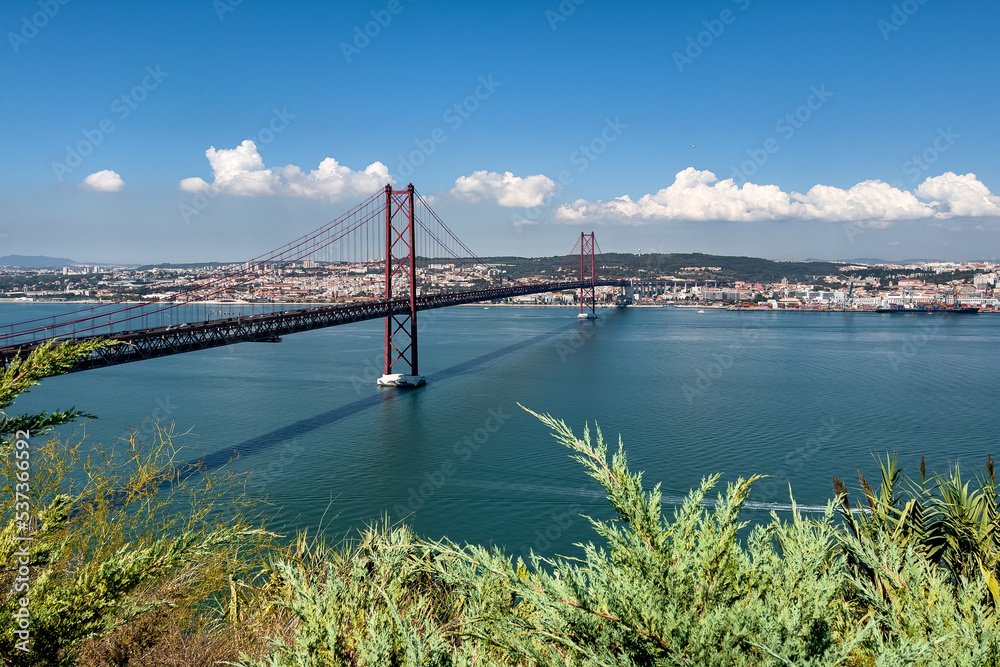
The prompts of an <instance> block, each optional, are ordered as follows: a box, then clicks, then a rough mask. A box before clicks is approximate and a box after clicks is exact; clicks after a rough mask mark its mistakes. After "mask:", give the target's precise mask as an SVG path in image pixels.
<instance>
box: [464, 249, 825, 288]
mask: <svg viewBox="0 0 1000 667" xmlns="http://www.w3.org/2000/svg"><path fill="white" fill-rule="evenodd" d="M480 259H481V260H483V261H484V262H487V263H490V264H503V265H505V269H506V270H507V275H508V277H510V278H519V277H522V276H527V275H537V274H540V273H541V272H543V271H544V272H545V273H548V274H549V275H553V274H556V273H557V272H561V273H563V274H564V275H565V274H569V275H574V274H576V273H579V271H580V256H579V255H562V256H555V257H481V258H480ZM597 261H598V264H599V265H600V266H601V267H602V268H600V269H598V274H599V275H600V276H602V277H607V278H615V277H624V276H634V275H637V274H638V275H645V276H648V277H650V278H655V277H659V276H661V275H673V276H677V277H678V278H682V277H683V278H695V277H696V278H699V279H709V280H723V281H733V280H745V281H748V282H777V281H779V280H781V279H782V278H788V280H790V281H811V280H813V279H815V278H819V277H821V276H829V275H840V267H841V266H843V264H841V263H837V262H776V261H774V260H770V259H761V258H759V257H734V256H728V255H705V254H702V253H662V254H661V253H652V254H648V255H647V254H643V255H634V254H632V253H616V252H606V253H604V254H603V255H601V256H600V258H599V259H598V260H597ZM692 268H697V270H690V269H692Z"/></svg>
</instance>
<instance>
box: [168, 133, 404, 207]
mask: <svg viewBox="0 0 1000 667" xmlns="http://www.w3.org/2000/svg"><path fill="white" fill-rule="evenodd" d="M205 156H206V157H207V158H208V163H209V165H211V167H212V174H213V175H214V180H213V182H212V183H207V182H206V181H205V180H204V179H201V178H197V177H195V178H185V179H184V180H182V181H181V182H180V188H181V189H182V190H184V191H186V192H206V191H212V192H215V193H225V194H232V195H239V196H244V197H255V196H265V195H288V196H292V197H306V198H309V199H328V200H330V201H337V200H340V199H346V198H348V197H363V196H366V195H370V194H372V193H373V192H375V191H376V190H378V189H379V188H381V187H383V186H384V185H385V184H386V183H394V182H395V181H394V180H393V179H392V178H391V177H390V176H389V169H388V167H386V166H385V165H384V164H382V163H381V162H373V163H372V164H370V165H368V167H367V168H365V169H364V170H363V171H353V170H352V169H350V168H349V167H345V166H344V165H342V164H340V163H338V162H337V161H336V160H335V159H333V158H332V157H328V158H326V159H324V160H323V161H322V162H320V163H319V167H318V168H316V169H313V170H311V171H309V172H308V173H306V172H304V171H303V170H302V168H301V167H297V166H295V165H293V164H290V165H286V166H284V167H273V168H267V167H265V166H264V160H263V159H262V158H261V157H260V153H259V152H258V151H257V146H256V144H254V142H253V141H251V140H250V139H246V140H244V141H243V143H241V144H240V145H239V146H237V147H236V148H223V149H216V148H215V146H212V147H211V148H209V149H208V150H207V151H205Z"/></svg>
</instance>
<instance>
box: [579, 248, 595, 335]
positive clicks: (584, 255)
mask: <svg viewBox="0 0 1000 667" xmlns="http://www.w3.org/2000/svg"><path fill="white" fill-rule="evenodd" d="M588 255H589V258H588ZM588 259H589V262H588ZM588 263H589V264H590V287H581V288H580V314H579V315H577V317H578V318H580V319H581V320H596V319H597V313H596V312H595V310H594V309H595V307H596V303H597V292H596V287H597V285H596V283H597V275H596V273H595V272H594V232H590V233H589V234H584V233H583V232H580V282H583V281H584V280H586V278H584V273H585V269H586V265H587V264H588ZM588 294H589V296H590V306H589V307H586V308H585V307H584V303H585V302H586V297H587V295H588Z"/></svg>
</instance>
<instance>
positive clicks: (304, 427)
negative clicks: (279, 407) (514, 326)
mask: <svg viewBox="0 0 1000 667" xmlns="http://www.w3.org/2000/svg"><path fill="white" fill-rule="evenodd" d="M577 326H579V324H578V322H571V323H569V324H567V325H565V326H562V327H559V328H558V329H554V330H553V331H546V332H544V333H540V334H538V335H536V336H532V337H531V338H528V339H527V340H523V341H520V342H518V343H513V344H511V345H508V346H506V347H502V348H500V349H499V350H495V351H493V352H489V353H487V354H483V355H480V356H478V357H475V358H473V359H469V360H468V361H463V362H461V363H458V364H455V365H454V366H451V367H449V368H445V369H444V370H440V371H437V372H436V373H431V374H430V375H426V376H424V377H425V378H426V379H427V382H428V384H431V383H434V382H441V381H443V380H447V379H449V378H453V377H456V376H459V375H462V374H464V373H468V372H470V371H473V370H475V369H476V368H478V367H480V366H482V365H483V364H486V363H488V362H490V361H493V360H494V359H500V358H502V357H505V356H507V355H509V354H513V353H514V352H517V351H518V350H523V349H524V348H527V347H531V346H532V345H537V344H538V343H542V342H544V341H546V340H549V339H551V338H554V337H556V336H558V335H560V334H562V333H564V332H566V331H568V330H570V329H572V328H574V327H577ZM372 381H373V382H374V380H372ZM410 391H415V390H412V389H403V390H400V389H385V390H379V392H378V393H376V394H373V395H371V396H366V397H364V398H360V399H358V400H356V401H353V402H351V403H348V404H346V405H342V406H340V407H337V408H334V409H332V410H327V411H326V412H321V413H320V414H318V415H315V416H313V417H309V418H307V419H300V420H299V421H297V422H294V423H291V424H288V425H286V426H282V427H281V428H277V429H274V430H273V431H270V432H268V433H263V434H261V435H259V436H256V437H254V438H250V439H248V440H244V441H243V442H240V443H238V444H236V445H235V446H233V447H232V448H226V449H223V450H220V451H217V452H213V453H211V454H208V455H207V456H205V457H203V458H201V459H198V460H196V461H191V462H190V463H189V464H188V465H189V466H191V467H195V466H200V467H203V468H205V469H209V470H214V469H217V468H220V467H222V466H224V465H226V464H227V463H229V462H230V461H232V460H233V459H236V458H240V459H246V458H249V457H253V456H257V455H259V454H264V453H267V452H268V451H269V450H271V449H273V448H274V447H275V446H277V445H279V444H281V443H283V442H286V441H288V440H291V439H293V438H296V437H298V436H300V435H305V434H306V433H310V432H312V431H315V430H317V429H320V428H323V427H324V426H329V425H330V424H333V423H336V422H338V421H340V420H342V419H347V418H348V417H353V416H355V415H358V414H361V413H362V412H364V411H366V410H370V409H371V408H374V407H375V406H377V405H381V404H383V403H385V402H387V401H392V400H396V399H398V398H401V397H402V396H404V395H405V394H406V393H408V392H410ZM424 391H426V389H425V390H424Z"/></svg>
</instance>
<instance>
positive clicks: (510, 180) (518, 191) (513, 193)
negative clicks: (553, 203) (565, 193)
mask: <svg viewBox="0 0 1000 667" xmlns="http://www.w3.org/2000/svg"><path fill="white" fill-rule="evenodd" d="M449 192H450V193H451V194H452V195H454V196H456V197H458V198H460V199H465V200H467V201H471V202H473V203H475V202H478V201H481V200H483V199H490V200H494V201H496V203H498V204H500V206H508V207H512V208H513V207H516V208H531V207H533V206H541V205H542V204H543V203H545V200H546V199H547V198H549V197H551V196H552V195H554V194H555V193H556V184H555V181H553V180H552V179H551V178H549V177H548V176H544V175H542V174H537V175H535V176H525V177H523V178H522V177H520V176H515V175H514V174H512V173H511V172H509V171H505V172H504V173H502V174H498V173H497V172H495V171H486V170H485V169H484V170H482V171H474V172H472V175H470V176H459V177H458V178H457V179H456V180H455V187H453V188H452V189H451V190H450V191H449Z"/></svg>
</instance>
